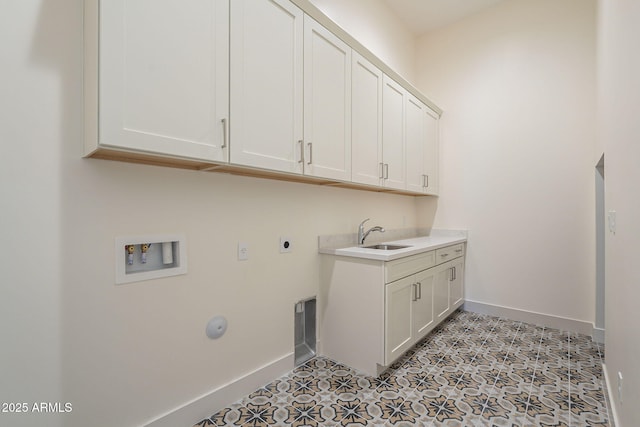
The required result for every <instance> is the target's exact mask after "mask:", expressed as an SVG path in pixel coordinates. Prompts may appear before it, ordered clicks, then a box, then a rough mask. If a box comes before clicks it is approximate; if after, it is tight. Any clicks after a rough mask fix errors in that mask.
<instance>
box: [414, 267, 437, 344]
mask: <svg viewBox="0 0 640 427" xmlns="http://www.w3.org/2000/svg"><path fill="white" fill-rule="evenodd" d="M434 270H435V269H434V268H430V269H429V270H425V271H422V272H420V273H418V274H416V276H415V278H414V281H415V283H416V285H417V296H414V299H415V301H414V303H413V330H414V335H415V340H416V341H418V340H420V339H422V338H423V337H424V336H425V335H427V333H429V331H431V329H433V327H434V326H435V316H434V311H433V290H434V284H435V278H436V273H435V271H434Z"/></svg>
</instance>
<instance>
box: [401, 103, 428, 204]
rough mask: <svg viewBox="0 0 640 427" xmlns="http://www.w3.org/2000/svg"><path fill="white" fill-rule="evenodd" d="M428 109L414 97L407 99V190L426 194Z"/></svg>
mask: <svg viewBox="0 0 640 427" xmlns="http://www.w3.org/2000/svg"><path fill="white" fill-rule="evenodd" d="M426 109H427V107H426V106H425V105H424V104H423V103H422V102H421V101H420V100H419V99H418V98H416V97H414V96H413V95H409V94H408V95H407V99H406V114H407V116H406V119H407V120H406V146H405V147H406V150H407V152H406V159H407V162H406V166H407V190H409V191H416V192H424V188H425V182H426V178H425V174H424V158H425V148H426V147H425V145H426V144H425V131H426V111H425V110H426Z"/></svg>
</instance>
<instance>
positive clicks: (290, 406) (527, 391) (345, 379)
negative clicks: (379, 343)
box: [196, 311, 609, 427]
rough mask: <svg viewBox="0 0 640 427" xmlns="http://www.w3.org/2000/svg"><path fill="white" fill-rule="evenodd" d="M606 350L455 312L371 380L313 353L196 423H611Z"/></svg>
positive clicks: (575, 338) (477, 426)
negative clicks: (604, 364) (604, 367)
mask: <svg viewBox="0 0 640 427" xmlns="http://www.w3.org/2000/svg"><path fill="white" fill-rule="evenodd" d="M604 350H605V349H604V346H603V345H602V344H596V343H594V342H592V341H591V338H590V337H588V336H585V335H580V334H576V333H569V332H565V331H560V330H557V329H551V328H544V327H540V326H536V325H530V324H526V323H522V322H517V321H512V320H509V319H504V318H497V317H492V316H486V315H480V314H476V313H470V312H464V311H457V312H455V313H454V314H453V315H452V316H451V317H450V318H449V319H448V320H446V321H445V322H443V324H441V325H440V326H438V327H437V328H436V329H435V330H434V331H432V333H431V334H429V335H428V336H427V337H426V338H425V339H423V340H422V341H421V342H419V343H418V344H416V345H415V346H414V348H412V349H411V350H410V351H409V352H407V354H405V355H404V356H403V357H402V358H400V359H399V360H397V361H396V362H395V363H394V364H393V365H392V366H391V367H390V368H389V369H388V370H387V371H386V372H384V373H383V374H382V375H380V376H379V377H377V378H373V377H368V376H365V375H362V374H361V373H359V372H357V371H355V370H353V369H351V368H349V367H348V366H346V365H343V364H341V363H339V362H337V361H334V360H331V359H328V358H325V357H315V358H313V359H311V360H309V361H307V362H306V363H305V364H303V365H302V366H299V367H297V368H295V369H294V370H292V371H291V372H289V373H288V374H287V375H285V376H283V377H282V378H278V379H276V380H274V381H272V382H270V383H269V384H267V385H265V386H264V387H261V388H259V389H258V390H256V391H254V392H253V393H251V394H249V395H248V396H246V397H244V398H243V399H241V400H239V401H238V402H236V403H234V404H232V405H230V406H229V407H227V408H224V409H222V410H221V411H218V412H216V413H215V414H213V415H212V416H211V417H209V418H207V419H204V420H202V421H200V422H199V423H198V424H196V426H202V427H204V426H236V427H240V426H245V427H250V426H253V427H258V426H295V427H306V426H309V427H318V426H326V427H355V426H360V427H362V426H395V427H409V426H425V427H427V426H434V427H435V426H447V427H456V426H460V427H468V426H473V427H485V426H486V427H497V426H508V427H513V426H521V427H524V426H543V427H544V426H555V427H560V426H572V427H574V426H609V424H608V419H609V412H608V407H607V402H606V398H607V396H606V390H605V389H604V387H603V374H602V360H603V357H604Z"/></svg>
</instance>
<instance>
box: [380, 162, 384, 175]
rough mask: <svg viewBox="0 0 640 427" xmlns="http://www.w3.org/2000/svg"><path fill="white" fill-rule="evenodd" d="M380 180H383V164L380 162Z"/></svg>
mask: <svg viewBox="0 0 640 427" xmlns="http://www.w3.org/2000/svg"><path fill="white" fill-rule="evenodd" d="M380 179H384V163H382V162H380Z"/></svg>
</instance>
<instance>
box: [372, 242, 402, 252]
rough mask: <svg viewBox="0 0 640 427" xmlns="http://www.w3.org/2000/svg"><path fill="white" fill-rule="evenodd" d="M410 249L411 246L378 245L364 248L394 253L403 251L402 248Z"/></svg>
mask: <svg viewBox="0 0 640 427" xmlns="http://www.w3.org/2000/svg"><path fill="white" fill-rule="evenodd" d="M410 247H411V246H403V245H385V244H378V245H371V246H365V249H378V250H381V251H396V250H398V249H404V248H410Z"/></svg>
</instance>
